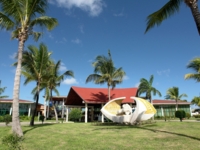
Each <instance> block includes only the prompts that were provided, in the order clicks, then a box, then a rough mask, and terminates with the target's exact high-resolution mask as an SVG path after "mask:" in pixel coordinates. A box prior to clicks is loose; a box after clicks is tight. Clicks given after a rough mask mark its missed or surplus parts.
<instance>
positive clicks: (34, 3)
mask: <svg viewBox="0 0 200 150" xmlns="http://www.w3.org/2000/svg"><path fill="white" fill-rule="evenodd" d="M47 5H48V0H0V10H1V12H0V29H5V30H8V31H12V39H14V38H16V39H18V41H19V45H18V63H17V68H16V73H15V79H14V89H13V115H12V131H13V133H15V134H17V135H18V136H23V132H22V130H21V126H20V120H19V89H20V76H21V60H22V52H23V50H24V43H25V42H26V41H27V39H28V37H29V36H32V37H33V38H34V40H36V41H37V40H38V38H39V37H40V35H41V33H40V32H34V31H33V28H34V27H35V26H41V27H46V28H47V29H48V30H52V29H53V28H54V27H55V26H56V25H57V24H58V23H57V20H56V19H55V18H51V17H48V16H44V15H45V13H46V9H47Z"/></svg>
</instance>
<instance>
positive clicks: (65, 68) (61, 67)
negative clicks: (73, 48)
mask: <svg viewBox="0 0 200 150" xmlns="http://www.w3.org/2000/svg"><path fill="white" fill-rule="evenodd" d="M59 70H60V71H66V70H67V67H66V66H65V64H64V63H62V62H61V64H60V68H59Z"/></svg>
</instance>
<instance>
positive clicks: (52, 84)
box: [42, 61, 74, 122]
mask: <svg viewBox="0 0 200 150" xmlns="http://www.w3.org/2000/svg"><path fill="white" fill-rule="evenodd" d="M60 65H61V61H58V62H57V63H56V64H55V63H54V62H53V61H51V65H50V66H51V67H50V68H49V71H48V74H49V75H48V77H47V78H46V80H45V82H44V84H43V85H42V86H43V88H45V99H46V100H51V102H52V92H55V93H56V95H57V96H59V92H58V90H57V89H56V87H58V86H60V83H61V81H63V80H64V78H65V77H74V73H73V71H71V70H67V71H65V72H64V73H63V74H61V75H60V73H59V69H60ZM52 105H53V108H54V112H55V116H56V122H58V115H57V111H56V108H55V105H54V103H53V102H52Z"/></svg>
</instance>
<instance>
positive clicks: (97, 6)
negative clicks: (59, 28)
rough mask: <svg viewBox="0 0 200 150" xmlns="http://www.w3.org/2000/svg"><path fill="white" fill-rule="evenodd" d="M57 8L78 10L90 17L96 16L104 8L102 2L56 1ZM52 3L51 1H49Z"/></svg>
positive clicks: (91, 0)
mask: <svg viewBox="0 0 200 150" xmlns="http://www.w3.org/2000/svg"><path fill="white" fill-rule="evenodd" d="M56 2H57V4H58V6H60V7H65V8H67V9H71V8H73V7H77V8H80V9H81V10H83V11H86V12H88V13H89V15H90V16H98V15H99V14H100V13H101V12H102V10H103V7H104V6H105V4H104V2H103V0H56ZM50 3H52V0H50Z"/></svg>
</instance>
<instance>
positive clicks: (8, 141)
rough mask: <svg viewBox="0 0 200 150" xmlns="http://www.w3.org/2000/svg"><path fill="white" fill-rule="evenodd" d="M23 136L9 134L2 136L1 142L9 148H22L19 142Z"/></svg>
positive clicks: (13, 149) (14, 149) (15, 149)
mask: <svg viewBox="0 0 200 150" xmlns="http://www.w3.org/2000/svg"><path fill="white" fill-rule="evenodd" d="M23 140H24V138H23V137H19V136H17V135H16V134H10V135H7V136H5V137H3V138H2V144H4V145H6V146H7V148H8V149H9V150H22V149H23V147H22V144H21V142H22V141H23Z"/></svg>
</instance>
